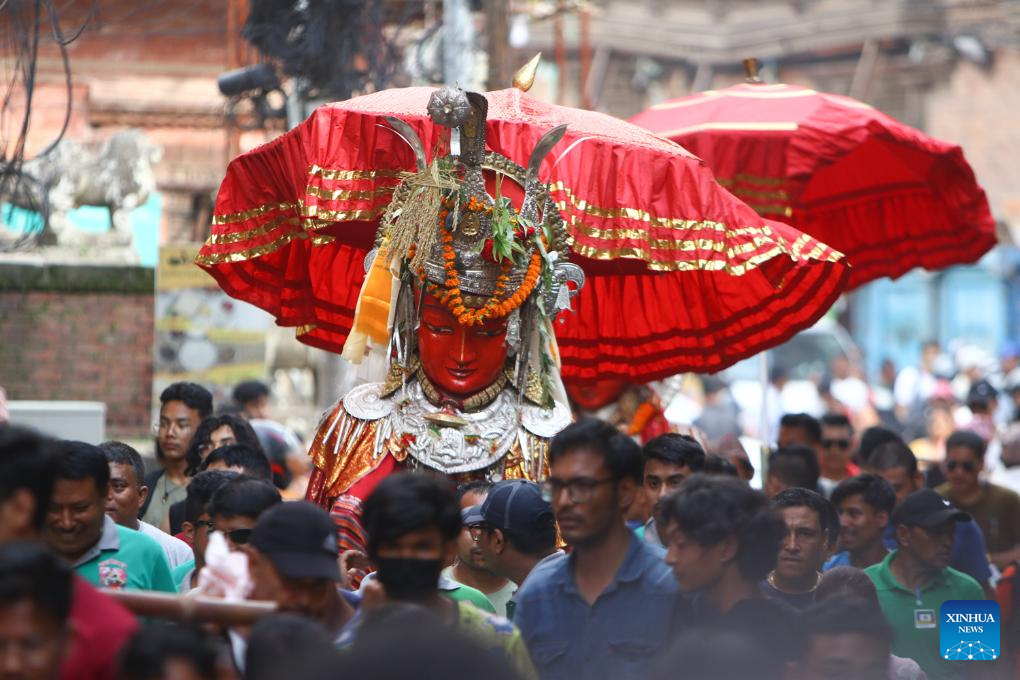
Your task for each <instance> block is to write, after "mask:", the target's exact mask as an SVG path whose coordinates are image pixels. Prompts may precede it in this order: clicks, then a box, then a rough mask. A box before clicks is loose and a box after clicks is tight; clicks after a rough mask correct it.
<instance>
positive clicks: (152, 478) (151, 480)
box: [138, 468, 166, 519]
mask: <svg viewBox="0 0 1020 680" xmlns="http://www.w3.org/2000/svg"><path fill="white" fill-rule="evenodd" d="M165 474H166V470H165V469H163V468H160V469H159V470H153V471H152V472H150V473H149V474H147V475H145V486H147V487H149V495H148V496H146V497H145V502H144V503H142V507H141V508H139V509H138V518H139V519H141V518H142V517H144V516H145V512H146V511H147V510H148V509H149V503H151V502H152V496H153V494H155V492H156V484H157V483H158V482H159V478H160V477H162V476H163V475H165Z"/></svg>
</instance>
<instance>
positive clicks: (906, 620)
mask: <svg viewBox="0 0 1020 680" xmlns="http://www.w3.org/2000/svg"><path fill="white" fill-rule="evenodd" d="M969 520H970V515H968V514H967V513H965V512H963V511H961V510H957V509H956V508H954V507H953V506H952V505H951V504H950V502H949V501H948V500H946V499H944V498H942V497H941V496H939V495H938V494H937V493H935V492H934V491H932V490H931V489H922V490H920V491H915V492H914V493H912V494H910V495H909V496H907V497H906V498H905V499H904V500H903V502H901V503H900V504H899V505H898V506H896V509H895V510H893V514H892V518H891V520H890V521H891V522H892V524H893V526H895V527H896V540H897V542H898V543H899V549H898V550H894V551H893V552H891V553H889V554H888V555H886V558H885V559H884V560H882V561H881V562H880V563H878V564H874V565H872V566H870V567H868V568H867V569H865V570H864V573H865V574H867V575H868V576H869V577H871V580H872V581H873V582H874V583H875V588H876V589H877V590H878V599H879V602H880V603H881V605H882V612H883V613H884V614H885V618H886V619H887V620H888V621H889V624H890V625H891V626H892V627H893V630H894V631H895V638H894V640H893V647H892V653H893V654H895V655H896V656H905V657H909V658H911V659H913V660H914V661H916V662H917V663H918V665H919V666H920V667H921V670H923V671H924V672H925V673H926V674H927V675H928V677H929V678H931V680H955V679H956V678H965V677H967V672H968V669H967V666H966V664H967V663H969V662H967V661H947V660H945V659H943V658H942V655H941V654H940V653H939V608H940V607H941V606H942V603H943V602H945V601H946V600H983V599H984V592H983V591H982V590H981V586H980V585H978V582H977V581H975V580H974V579H972V578H971V577H970V576H967V575H966V574H964V573H963V572H959V571H956V570H955V569H953V568H951V567H949V566H948V565H949V557H950V554H951V553H952V551H953V537H954V535H955V532H956V523H957V522H967V521H969Z"/></svg>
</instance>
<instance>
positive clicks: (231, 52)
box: [224, 0, 241, 166]
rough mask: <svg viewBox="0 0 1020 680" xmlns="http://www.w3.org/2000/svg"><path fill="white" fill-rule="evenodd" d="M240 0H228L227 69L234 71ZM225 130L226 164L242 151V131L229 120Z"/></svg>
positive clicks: (237, 54) (237, 43)
mask: <svg viewBox="0 0 1020 680" xmlns="http://www.w3.org/2000/svg"><path fill="white" fill-rule="evenodd" d="M238 2H239V0H227V35H226V38H227V70H228V71H232V70H234V69H236V68H240V66H241V63H240V58H239V57H240V46H239V44H240V42H241V26H240V24H239V23H238V16H239V14H240V13H239V12H238V8H237V4H238ZM224 132H225V135H226V140H225V142H226V147H225V149H224V152H225V154H226V160H225V162H224V166H225V165H226V164H227V163H229V162H230V161H231V160H232V159H233V158H235V157H236V156H237V155H238V154H240V153H241V131H240V130H238V129H237V125H235V124H232V123H231V122H230V121H227V122H226V124H225V125H224Z"/></svg>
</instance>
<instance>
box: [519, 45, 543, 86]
mask: <svg viewBox="0 0 1020 680" xmlns="http://www.w3.org/2000/svg"><path fill="white" fill-rule="evenodd" d="M540 61H542V53H541V52H539V53H538V54H536V55H535V56H533V57H532V58H531V61H529V62H528V63H527V64H525V65H524V66H522V67H521V68H520V70H519V71H517V73H515V74H514V87H516V88H517V89H518V90H521V91H523V92H527V91H528V90H530V89H531V86H532V85H534V84H535V74H536V73H537V72H538V63H539V62H540Z"/></svg>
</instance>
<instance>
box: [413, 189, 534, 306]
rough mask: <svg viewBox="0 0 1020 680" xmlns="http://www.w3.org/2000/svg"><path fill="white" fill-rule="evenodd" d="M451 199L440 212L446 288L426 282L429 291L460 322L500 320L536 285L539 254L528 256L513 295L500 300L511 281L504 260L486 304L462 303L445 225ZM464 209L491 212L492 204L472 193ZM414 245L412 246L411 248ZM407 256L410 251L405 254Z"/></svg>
mask: <svg viewBox="0 0 1020 680" xmlns="http://www.w3.org/2000/svg"><path fill="white" fill-rule="evenodd" d="M450 203H451V202H450V201H444V205H445V206H446V207H445V209H444V210H441V211H440V213H439V224H440V233H441V237H442V241H443V268H444V270H445V272H446V281H445V282H444V288H445V290H442V289H440V287H439V286H437V285H435V284H429V292H430V293H432V295H433V296H435V298H436V299H437V300H439V301H440V302H442V303H443V304H444V305H446V307H447V309H449V310H450V313H451V314H453V315H454V316H455V317H456V318H457V321H458V322H459V323H461V324H462V325H465V326H479V325H482V324H484V323H485V322H486V321H489V320H491V319H502V318H503V317H505V316H508V315H510V314H511V313H512V312H513V311H514V310H515V309H517V308H518V307H520V306H521V305H523V304H524V301H525V300H527V299H528V297H529V296H530V295H531V293H532V292H533V291H534V290H535V286H536V285H538V278H539V276H541V274H542V255H541V253H539V252H538V251H537V250H536V251H535V252H534V253H533V254H532V255H531V261H530V262H529V263H528V269H527V272H526V273H525V275H524V281H523V283H522V284H521V287H520V288H518V289H517V290H516V291H515V292H514V293H513V294H512V295H510V296H509V297H508V298H506V299H502V298H503V295H504V294H505V293H506V286H507V283H508V282H509V280H510V270H511V268H512V267H513V262H512V261H511V260H509V259H506V260H504V261H503V273H502V274H500V276H499V278H498V279H496V286H495V288H494V289H493V292H492V296H491V297H490V298H489V299H488V300H486V302H485V304H484V305H482V306H481V307H479V308H477V309H475V308H471V307H467V306H466V305H465V304H464V298H463V296H462V294H461V290H460V275H459V274H458V273H457V254H456V252H455V251H454V249H453V234H452V233H450V231H449V230H448V229H447V228H446V219H447V217H448V216H449V214H450V212H449V210H450V207H451V205H450ZM464 207H465V208H466V209H467V210H471V211H475V212H479V211H485V212H492V207H491V206H486V205H485V204H483V203H481V202H480V201H478V200H477V199H476V198H475V197H474V196H472V197H471V198H470V199H469V200H468V202H467V203H466V204H465V206H464ZM413 248H414V246H413V245H412V250H413ZM408 256H409V257H410V254H409V255H408Z"/></svg>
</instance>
